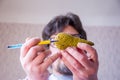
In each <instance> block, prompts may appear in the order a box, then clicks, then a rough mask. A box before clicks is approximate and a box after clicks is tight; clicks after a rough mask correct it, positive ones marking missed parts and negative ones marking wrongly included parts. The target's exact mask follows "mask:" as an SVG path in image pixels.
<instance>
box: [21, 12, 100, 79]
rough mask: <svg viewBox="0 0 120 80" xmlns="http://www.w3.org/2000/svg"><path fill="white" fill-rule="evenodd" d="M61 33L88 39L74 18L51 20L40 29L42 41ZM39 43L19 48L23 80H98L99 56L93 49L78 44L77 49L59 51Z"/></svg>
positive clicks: (28, 42)
mask: <svg viewBox="0 0 120 80" xmlns="http://www.w3.org/2000/svg"><path fill="white" fill-rule="evenodd" d="M60 32H64V33H67V34H70V35H72V36H75V37H80V38H82V39H87V36H86V32H85V30H84V29H83V26H82V23H81V21H80V18H79V16H78V15H77V14H74V13H67V14H65V15H58V16H56V17H54V18H53V19H52V20H51V21H50V22H49V23H48V24H47V25H46V26H45V27H44V29H43V32H42V37H43V40H48V39H54V38H55V36H56V35H57V34H58V33H60ZM41 40H42V39H39V38H37V37H35V38H29V39H27V40H26V42H25V43H24V44H23V46H22V47H21V54H20V61H21V65H22V67H23V69H24V71H25V72H26V75H27V78H26V80H98V77H97V73H98V66H99V61H98V55H97V51H96V49H95V48H94V47H92V46H90V45H88V44H85V43H78V44H77V47H67V48H66V49H65V50H59V49H58V48H57V47H56V46H55V44H54V43H51V44H50V45H37V44H38V42H40V41H41Z"/></svg>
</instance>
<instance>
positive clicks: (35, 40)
mask: <svg viewBox="0 0 120 80" xmlns="http://www.w3.org/2000/svg"><path fill="white" fill-rule="evenodd" d="M39 41H40V39H39V38H31V39H30V40H28V41H27V42H25V43H24V44H23V46H22V47H21V55H20V57H25V55H26V54H27V52H28V50H29V49H30V48H31V47H32V46H35V45H36V44H38V42H39Z"/></svg>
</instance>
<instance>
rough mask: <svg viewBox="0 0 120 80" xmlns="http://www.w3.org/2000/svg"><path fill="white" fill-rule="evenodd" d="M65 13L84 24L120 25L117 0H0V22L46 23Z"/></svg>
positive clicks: (118, 0)
mask: <svg viewBox="0 0 120 80" xmlns="http://www.w3.org/2000/svg"><path fill="white" fill-rule="evenodd" d="M66 12H74V13H76V14H78V15H79V16H80V17H81V20H82V22H83V25H86V26H119V25H120V0H0V22H17V23H34V24H40V23H41V24H46V23H47V22H48V21H49V20H50V19H51V18H53V17H54V16H55V15H58V14H65V13H66Z"/></svg>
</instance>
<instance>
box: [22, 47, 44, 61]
mask: <svg viewBox="0 0 120 80" xmlns="http://www.w3.org/2000/svg"><path fill="white" fill-rule="evenodd" d="M43 51H45V48H44V47H43V46H38V45H37V46H33V47H31V48H30V49H29V51H28V53H27V54H26V56H25V57H24V59H25V60H26V61H27V62H32V61H33V60H34V58H35V57H37V56H38V52H43Z"/></svg>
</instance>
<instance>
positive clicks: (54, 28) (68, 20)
mask: <svg viewBox="0 0 120 80" xmlns="http://www.w3.org/2000/svg"><path fill="white" fill-rule="evenodd" d="M68 25H69V26H72V27H73V28H74V29H75V30H76V31H78V33H79V34H81V36H82V38H83V39H87V36H86V32H85V30H84V29H83V27H82V23H81V21H80V19H79V16H77V15H76V14H73V13H67V14H66V15H59V16H56V17H55V18H53V19H52V20H51V21H50V22H49V23H48V24H47V25H46V26H45V27H44V29H43V32H42V37H43V40H47V39H49V38H50V36H51V35H53V34H55V33H59V32H61V31H62V30H63V29H64V28H65V27H66V26H68Z"/></svg>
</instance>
